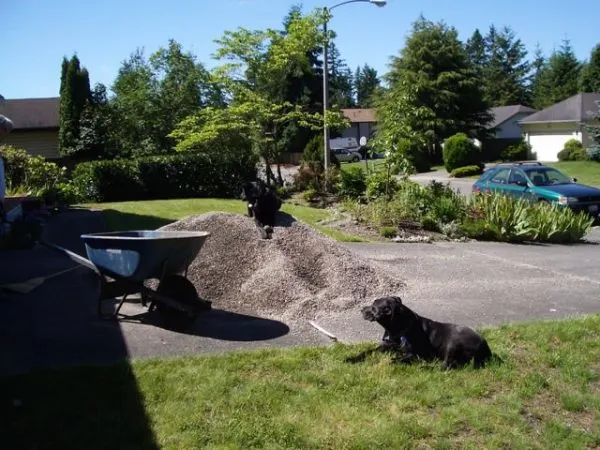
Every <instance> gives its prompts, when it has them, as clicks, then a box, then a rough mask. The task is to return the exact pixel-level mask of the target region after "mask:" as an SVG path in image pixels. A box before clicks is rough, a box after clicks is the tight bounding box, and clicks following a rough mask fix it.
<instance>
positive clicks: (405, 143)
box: [398, 139, 431, 173]
mask: <svg viewBox="0 0 600 450" xmlns="http://www.w3.org/2000/svg"><path fill="white" fill-rule="evenodd" d="M398 152H399V153H401V154H402V155H404V157H405V158H406V159H407V160H408V162H410V164H411V165H412V166H413V168H414V169H415V171H416V172H417V173H422V172H429V171H430V170H431V164H430V163H429V160H428V159H427V157H426V155H425V150H424V149H423V148H422V146H421V145H419V144H418V143H417V142H413V141H410V140H408V139H402V140H401V141H400V142H399V143H398Z"/></svg>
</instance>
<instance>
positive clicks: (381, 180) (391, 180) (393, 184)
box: [366, 170, 399, 199]
mask: <svg viewBox="0 0 600 450" xmlns="http://www.w3.org/2000/svg"><path fill="white" fill-rule="evenodd" d="M366 184H367V187H366V196H367V198H369V199H375V198H379V197H383V196H385V195H386V194H387V195H388V198H391V197H393V196H394V194H395V193H396V192H397V191H398V188H399V183H398V180H397V179H396V177H395V176H393V175H389V176H388V174H387V172H386V171H385V170H379V171H376V172H371V173H370V174H369V176H368V177H367V179H366Z"/></svg>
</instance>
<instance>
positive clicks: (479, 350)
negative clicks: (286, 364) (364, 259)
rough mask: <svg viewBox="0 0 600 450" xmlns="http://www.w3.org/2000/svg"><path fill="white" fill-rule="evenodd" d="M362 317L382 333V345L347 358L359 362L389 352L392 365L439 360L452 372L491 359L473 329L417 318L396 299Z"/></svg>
mask: <svg viewBox="0 0 600 450" xmlns="http://www.w3.org/2000/svg"><path fill="white" fill-rule="evenodd" d="M361 312H362V316H363V318H364V319H365V320H368V321H370V322H377V323H378V324H379V325H381V326H382V327H383V328H384V329H385V333H384V335H383V342H382V343H381V345H379V346H378V347H377V348H375V349H373V350H367V351H365V352H362V353H361V354H359V355H357V356H355V357H352V358H349V359H348V360H347V361H348V362H359V361H363V360H364V359H365V358H366V356H367V355H368V354H370V353H373V352H390V353H393V354H394V358H393V361H394V362H412V361H414V360H416V359H423V360H426V361H431V360H433V359H436V358H437V359H440V360H442V361H443V365H444V368H446V369H452V368H456V367H460V366H464V365H466V364H468V363H469V362H471V361H473V362H474V365H475V367H483V366H484V365H485V363H486V362H487V361H488V360H490V359H491V358H492V352H491V350H490V347H489V345H488V343H487V341H486V340H485V339H484V338H483V337H482V336H480V335H479V334H478V333H477V332H475V331H474V330H473V329H471V328H468V327H463V326H460V325H455V324H451V323H442V322H436V321H434V320H431V319H427V318H425V317H421V316H419V315H418V314H417V313H415V312H414V311H412V310H411V309H410V308H408V307H407V306H406V305H404V304H403V303H402V300H401V299H400V297H395V296H390V297H382V298H378V299H377V300H375V301H374V302H373V304H372V305H371V306H366V307H364V308H363V309H362V310H361Z"/></svg>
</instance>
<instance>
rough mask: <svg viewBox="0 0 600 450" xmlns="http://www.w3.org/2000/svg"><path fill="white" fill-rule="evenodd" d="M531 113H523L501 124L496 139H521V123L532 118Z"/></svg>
mask: <svg viewBox="0 0 600 450" xmlns="http://www.w3.org/2000/svg"><path fill="white" fill-rule="evenodd" d="M530 115H531V113H530V112H522V113H519V114H517V115H515V116H513V117H511V118H510V119H509V120H507V121H506V122H503V123H501V124H500V125H499V126H498V128H497V129H496V139H518V138H520V137H521V125H520V124H519V122H520V121H521V120H523V119H524V118H525V117H527V116H530Z"/></svg>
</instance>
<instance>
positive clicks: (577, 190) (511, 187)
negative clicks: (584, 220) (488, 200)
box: [472, 162, 600, 217]
mask: <svg viewBox="0 0 600 450" xmlns="http://www.w3.org/2000/svg"><path fill="white" fill-rule="evenodd" d="M472 191H473V193H480V192H495V193H499V194H505V195H511V196H514V197H517V198H525V199H527V200H529V201H532V202H547V203H555V204H558V205H560V206H564V207H569V208H571V209H572V210H573V211H576V212H579V211H585V212H587V213H589V214H590V215H592V216H594V217H599V214H600V189H597V188H595V187H591V186H586V185H584V184H580V183H577V179H576V178H570V177H569V176H567V175H565V174H564V173H563V172H561V171H560V170H557V169H555V168H553V167H550V166H545V165H544V164H542V163H540V162H514V163H502V164H497V165H496V166H494V167H492V168H490V169H488V170H486V171H485V172H484V173H483V174H482V175H481V177H479V179H478V180H477V181H476V182H475V183H474V184H473V187H472Z"/></svg>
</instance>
